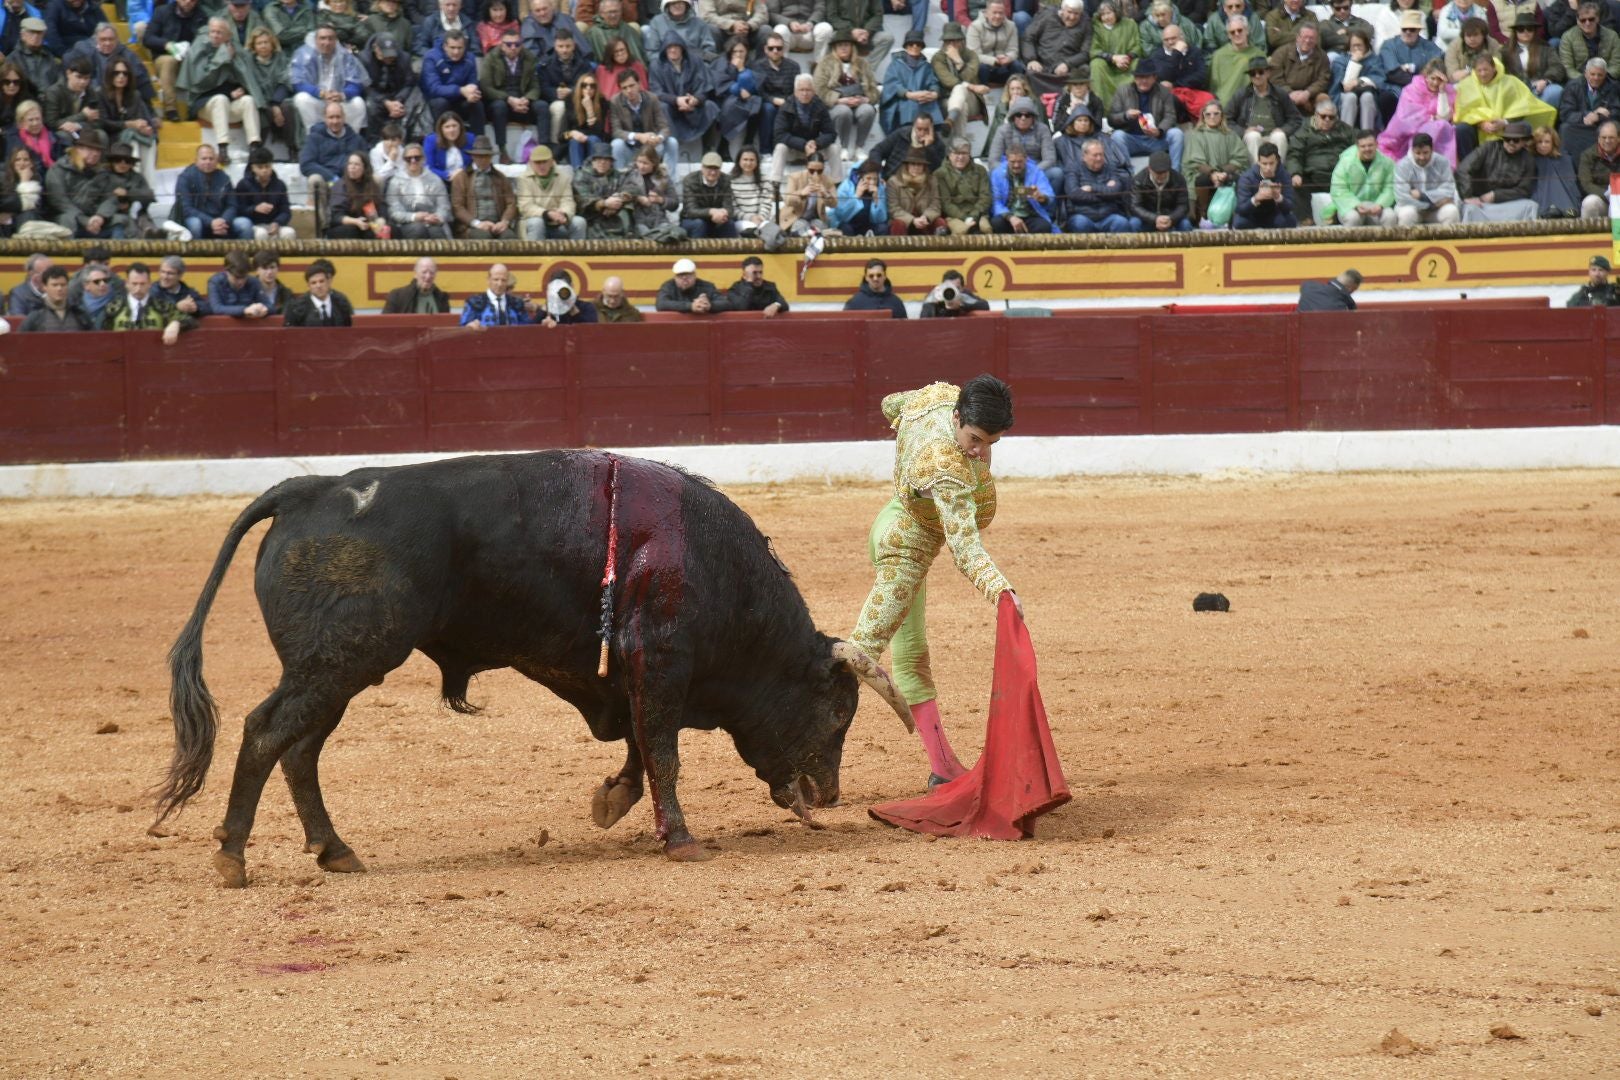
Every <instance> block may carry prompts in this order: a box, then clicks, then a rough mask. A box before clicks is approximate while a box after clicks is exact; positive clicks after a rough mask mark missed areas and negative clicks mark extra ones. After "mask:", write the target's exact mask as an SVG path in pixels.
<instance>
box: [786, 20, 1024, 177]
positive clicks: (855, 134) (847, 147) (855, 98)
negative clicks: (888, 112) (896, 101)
mask: <svg viewBox="0 0 1620 1080" xmlns="http://www.w3.org/2000/svg"><path fill="white" fill-rule="evenodd" d="M997 2H999V0H997ZM821 25H827V24H825V23H823V24H821ZM815 81H816V92H817V93H818V94H820V95H821V102H822V104H823V105H826V106H827V109H828V112H829V113H830V115H831V116H832V122H833V130H834V131H835V132H836V133H837V135H838V144H839V146H840V147H841V148H842V150H843V154H844V157H846V158H848V159H849V160H850V161H854V160H855V159H856V158H857V157H859V156H860V152H861V147H863V146H865V145H866V140H867V138H868V137H869V136H870V135H871V134H872V125H873V124H874V123H875V122H876V121H877V100H878V84H877V80H876V79H875V78H873V76H872V68H871V66H870V65H869V64H867V62H866V60H865V59H864V58H863V57H862V56H861V55H860V54H859V53H858V52H857V51H856V49H855V37H854V35H852V34H851V33H850V32H849V31H848V30H840V31H838V32H837V33H835V34H833V35H832V45H831V48H829V49H828V50H827V54H826V55H825V56H823V57H822V58H821V62H820V63H818V64H817V65H816V74H815Z"/></svg>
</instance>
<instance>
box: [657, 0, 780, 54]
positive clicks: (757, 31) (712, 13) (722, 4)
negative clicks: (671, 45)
mask: <svg viewBox="0 0 1620 1080" xmlns="http://www.w3.org/2000/svg"><path fill="white" fill-rule="evenodd" d="M770 16H771V12H770V11H769V10H767V9H766V6H765V5H762V4H756V3H753V2H751V0H703V2H701V3H699V4H698V17H699V18H701V19H702V20H703V21H704V22H705V23H707V24H708V26H709V34H710V36H711V37H712V38H713V39H714V45H715V47H719V46H721V45H724V44H725V41H726V39H727V38H730V37H740V38H745V39H747V41H748V45H749V47H750V48H752V49H754V50H755V51H756V52H757V51H759V50H761V49H762V48H763V47H764V46H765V45H767V44H768V43H769V39H768V37H767V35H769V34H770V33H771V27H770ZM664 43H665V44H668V42H667V41H665V42H664Z"/></svg>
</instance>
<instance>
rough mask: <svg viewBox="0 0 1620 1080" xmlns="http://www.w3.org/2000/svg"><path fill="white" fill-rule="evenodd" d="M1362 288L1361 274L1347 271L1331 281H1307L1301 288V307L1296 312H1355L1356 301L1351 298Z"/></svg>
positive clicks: (1302, 283)
mask: <svg viewBox="0 0 1620 1080" xmlns="http://www.w3.org/2000/svg"><path fill="white" fill-rule="evenodd" d="M1360 287H1361V273H1360V271H1357V270H1346V271H1345V272H1344V273H1342V274H1340V275H1339V276H1338V277H1336V278H1334V279H1333V280H1331V281H1306V282H1301V283H1300V286H1299V307H1297V308H1295V309H1294V310H1296V311H1354V310H1356V301H1355V299H1354V298H1353V297H1352V296H1351V294H1352V293H1354V292H1355V291H1356V290H1357V289H1359V288H1360Z"/></svg>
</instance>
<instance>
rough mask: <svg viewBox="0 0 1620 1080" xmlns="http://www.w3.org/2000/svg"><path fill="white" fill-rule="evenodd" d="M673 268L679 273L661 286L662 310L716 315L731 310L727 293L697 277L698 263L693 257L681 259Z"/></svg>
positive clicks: (659, 299)
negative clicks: (726, 296)
mask: <svg viewBox="0 0 1620 1080" xmlns="http://www.w3.org/2000/svg"><path fill="white" fill-rule="evenodd" d="M671 270H672V272H673V273H674V275H675V276H674V277H672V278H670V279H669V280H668V281H666V282H664V284H663V285H662V286H660V287H659V289H658V304H657V308H658V310H659V311H680V312H684V313H686V314H688V315H713V314H716V313H718V312H721V311H727V310H729V306H728V305H727V303H726V298H725V296H724V295H723V294H722V293H721V292H720V290H719V289H717V288H715V287H714V283H713V282H710V281H704V280H703V279H702V278H700V277H698V276H697V264H696V263H694V262H693V261H692V260H691V259H679V260H677V261H676V263H675V265H674V266H673V267H672V268H671Z"/></svg>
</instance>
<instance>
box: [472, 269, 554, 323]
mask: <svg viewBox="0 0 1620 1080" xmlns="http://www.w3.org/2000/svg"><path fill="white" fill-rule="evenodd" d="M516 283H517V282H516V280H515V279H514V278H513V277H512V273H511V271H509V270H507V268H506V264H505V263H496V264H495V265H494V266H491V267H490V268H489V279H488V287H487V288H486V290H485V291H484V292H481V293H474V294H473V295H471V296H469V297H467V302H466V303H465V304H464V305H462V308H461V325H462V326H471V327H472V328H473V329H475V330H484V329H487V328H489V327H491V326H527V325H529V324H531V323H533V322H534V321H535V317H536V313H535V311H534V309H533V307H532V306H531V305H530V303H529V301H528V300H526V299H524V298H523V297H521V296H518V295H516V294H514V293H513V292H512V286H513V285H515V284H516Z"/></svg>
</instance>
